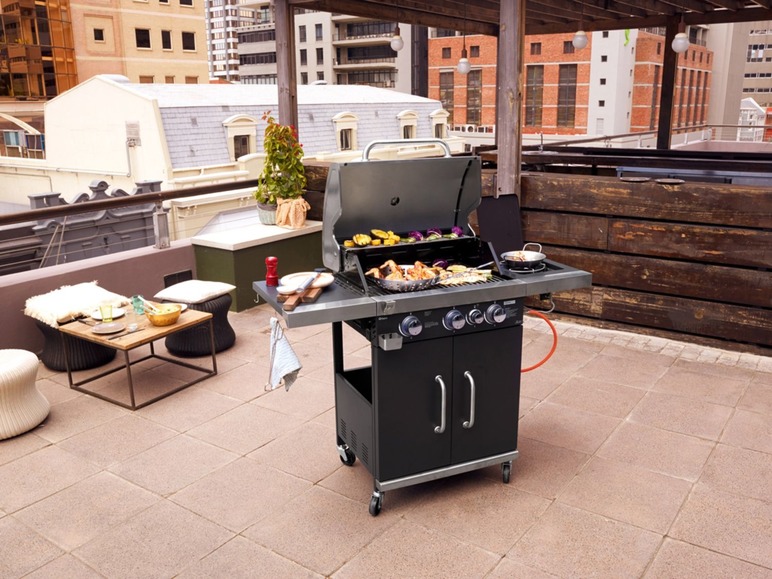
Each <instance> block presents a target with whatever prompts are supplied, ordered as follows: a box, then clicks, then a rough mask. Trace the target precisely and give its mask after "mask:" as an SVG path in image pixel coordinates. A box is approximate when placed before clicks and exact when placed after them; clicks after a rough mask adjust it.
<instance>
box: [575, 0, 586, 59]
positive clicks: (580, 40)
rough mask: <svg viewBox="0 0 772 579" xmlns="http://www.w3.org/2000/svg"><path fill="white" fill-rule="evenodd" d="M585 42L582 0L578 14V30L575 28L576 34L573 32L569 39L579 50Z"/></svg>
mask: <svg viewBox="0 0 772 579" xmlns="http://www.w3.org/2000/svg"><path fill="white" fill-rule="evenodd" d="M587 42H588V39H587V33H586V32H585V31H584V2H582V11H581V13H580V16H579V30H577V31H576V34H574V38H573V39H572V40H571V44H573V45H574V48H576V49H577V50H581V49H582V48H584V47H585V46H587Z"/></svg>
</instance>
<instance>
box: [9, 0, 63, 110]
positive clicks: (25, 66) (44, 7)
mask: <svg viewBox="0 0 772 579" xmlns="http://www.w3.org/2000/svg"><path fill="white" fill-rule="evenodd" d="M0 4H1V5H2V13H1V14H0V98H8V97H11V98H19V99H26V98H52V97H55V96H56V95H58V94H60V93H62V92H64V91H65V90H67V89H69V88H72V87H73V86H75V85H76V84H77V82H78V75H77V69H76V66H75V50H74V48H73V39H72V24H71V18H70V11H69V4H68V2H67V0H61V1H60V0H50V1H49V0H2V1H1V2H0Z"/></svg>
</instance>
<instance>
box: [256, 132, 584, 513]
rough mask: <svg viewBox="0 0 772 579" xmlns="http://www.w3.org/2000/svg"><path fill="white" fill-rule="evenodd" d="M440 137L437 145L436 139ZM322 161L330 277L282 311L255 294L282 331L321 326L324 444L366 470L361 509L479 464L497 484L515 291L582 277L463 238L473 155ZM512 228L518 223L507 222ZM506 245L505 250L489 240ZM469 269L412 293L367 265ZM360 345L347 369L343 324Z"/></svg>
mask: <svg viewBox="0 0 772 579" xmlns="http://www.w3.org/2000/svg"><path fill="white" fill-rule="evenodd" d="M440 143H442V142H441V141H440ZM371 147H372V146H368V148H367V149H366V150H365V154H364V156H363V160H362V161H361V162H351V163H343V164H334V165H332V166H331V167H330V169H329V174H328V179H327V188H326V192H325V205H324V217H323V230H322V231H323V233H322V234H323V240H322V247H323V262H324V265H325V266H326V267H327V268H328V269H329V270H331V271H332V272H333V273H334V278H335V281H334V283H333V284H332V285H330V286H329V287H328V288H326V289H325V290H324V292H323V293H322V295H321V296H320V298H319V300H318V301H316V302H314V303H311V304H304V305H301V306H299V307H297V308H296V309H295V310H293V311H291V312H285V311H283V310H282V308H281V304H280V303H278V294H277V291H276V288H274V287H269V286H266V284H265V282H264V281H259V282H255V283H254V284H253V288H254V289H255V291H256V292H257V294H258V295H259V296H260V297H261V298H263V299H265V300H266V301H267V302H268V303H269V304H271V305H272V306H273V307H274V308H275V309H276V311H277V312H280V313H281V314H282V316H283V318H284V320H285V323H286V325H287V327H289V328H292V327H298V326H306V325H312V324H320V323H331V324H332V334H333V366H334V373H335V407H336V424H337V446H338V452H339V454H340V457H341V460H342V461H343V463H344V464H346V465H349V466H351V465H353V464H354V463H355V461H356V459H357V458H358V459H359V461H360V462H361V463H362V464H363V465H365V467H366V468H367V469H368V470H369V472H370V473H371V474H372V476H373V478H374V490H373V495H372V498H371V501H370V509H369V510H370V514H371V515H377V514H378V513H379V512H380V510H381V508H382V505H383V497H384V493H385V491H387V490H390V489H397V488H401V487H404V486H408V485H412V484H417V483H420V482H425V481H429V480H434V479H437V478H441V477H445V476H450V475H454V474H458V473H462V472H467V471H471V470H475V469H479V468H483V467H487V466H491V465H497V464H500V465H501V469H502V477H503V480H504V482H505V483H506V482H509V478H510V473H511V467H512V461H513V460H514V459H515V458H516V457H517V428H518V409H519V397H520V370H521V364H520V353H521V349H522V338H523V334H522V323H523V299H524V298H525V297H526V296H531V295H545V294H551V293H552V292H555V291H560V290H568V289H575V288H579V287H584V286H587V285H589V284H590V281H591V277H590V274H589V273H587V272H585V271H581V270H577V269H574V268H571V267H568V266H565V265H563V264H559V263H556V262H553V261H550V260H546V261H545V262H544V264H543V265H544V269H543V270H541V271H533V270H529V271H527V272H515V271H511V270H509V269H507V268H505V267H501V264H500V263H499V258H498V254H497V253H496V250H495V248H493V247H492V246H491V245H490V244H488V243H486V242H484V241H483V240H482V239H480V237H478V236H477V235H475V234H474V232H473V231H472V229H471V228H470V226H469V215H470V213H471V212H472V211H474V210H475V208H476V207H477V206H478V205H479V204H480V200H481V167H480V161H479V159H478V158H477V157H451V156H450V152H449V150H447V147H446V155H445V156H444V157H441V158H429V159H412V160H396V161H391V160H390V161H373V160H369V159H368V152H369V151H370V149H371ZM454 227H460V228H461V229H462V231H463V233H464V234H463V235H462V236H459V237H455V238H452V237H450V236H442V237H439V238H437V239H433V240H428V241H415V242H400V243H396V244H395V245H383V244H381V245H367V246H362V247H358V246H353V247H348V245H351V244H350V243H349V244H346V243H345V242H346V241H347V240H350V239H353V238H354V236H355V235H357V234H361V233H368V232H370V231H371V230H373V229H375V230H387V231H388V230H391V231H393V232H395V233H396V234H398V235H399V236H400V237H401V238H403V239H405V238H407V237H408V235H409V233H410V232H411V231H413V230H418V231H426V230H427V229H434V228H436V229H439V230H440V231H442V232H444V233H447V232H449V231H451V229H452V228H454ZM512 227H518V228H519V227H520V224H519V223H513V224H512ZM502 249H506V250H511V249H516V248H502ZM438 259H439V260H444V261H446V262H448V263H451V264H452V263H455V264H463V265H466V266H469V267H476V266H481V265H483V264H486V263H489V262H493V264H494V270H495V271H494V273H493V274H492V275H491V277H489V278H487V279H484V280H481V281H479V282H476V283H469V284H462V285H449V286H445V285H439V284H438V285H434V286H432V287H429V288H427V289H423V290H420V291H396V292H395V291H389V290H387V289H384V288H383V287H380V286H378V285H377V284H375V283H373V280H372V279H370V278H369V277H368V276H367V275H366V273H367V272H368V270H370V269H371V268H373V267H378V266H380V265H382V264H383V263H384V262H386V261H387V260H392V261H393V262H395V263H397V264H400V265H403V264H404V265H411V264H413V263H415V262H416V261H421V262H423V263H426V264H427V265H432V263H433V262H434V261H435V260H438ZM344 322H345V323H347V324H348V325H349V326H350V327H352V328H354V329H355V330H356V331H357V332H358V333H359V334H361V335H363V336H365V337H366V338H367V339H368V341H369V342H370V344H371V348H370V349H371V352H370V353H371V365H370V366H367V367H363V368H347V367H346V364H345V360H344V349H343V331H342V323H344Z"/></svg>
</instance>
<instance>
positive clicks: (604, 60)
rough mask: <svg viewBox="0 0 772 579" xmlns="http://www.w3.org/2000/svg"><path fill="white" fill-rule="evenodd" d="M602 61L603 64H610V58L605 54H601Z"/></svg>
mask: <svg viewBox="0 0 772 579" xmlns="http://www.w3.org/2000/svg"><path fill="white" fill-rule="evenodd" d="M600 61H601V62H608V56H606V55H605V54H601V55H600Z"/></svg>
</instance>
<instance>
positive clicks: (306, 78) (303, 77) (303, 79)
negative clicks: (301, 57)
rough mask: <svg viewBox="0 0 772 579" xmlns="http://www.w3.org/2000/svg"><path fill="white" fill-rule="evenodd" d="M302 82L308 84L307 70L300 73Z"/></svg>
mask: <svg viewBox="0 0 772 579" xmlns="http://www.w3.org/2000/svg"><path fill="white" fill-rule="evenodd" d="M300 84H308V73H307V72H301V73H300Z"/></svg>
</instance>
